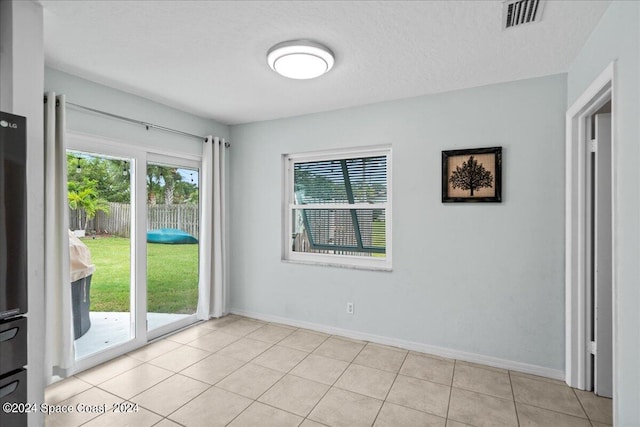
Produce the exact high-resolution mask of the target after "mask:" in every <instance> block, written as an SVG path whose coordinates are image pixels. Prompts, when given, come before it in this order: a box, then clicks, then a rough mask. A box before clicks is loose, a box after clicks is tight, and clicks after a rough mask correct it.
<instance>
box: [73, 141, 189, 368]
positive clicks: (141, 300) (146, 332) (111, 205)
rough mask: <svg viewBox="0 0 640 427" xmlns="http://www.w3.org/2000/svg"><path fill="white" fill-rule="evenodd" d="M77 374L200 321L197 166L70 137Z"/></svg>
mask: <svg viewBox="0 0 640 427" xmlns="http://www.w3.org/2000/svg"><path fill="white" fill-rule="evenodd" d="M68 146H69V151H68V153H67V168H68V171H67V181H68V190H69V191H68V195H67V196H68V197H67V200H66V202H67V203H68V205H69V219H70V221H69V222H70V230H69V242H70V250H71V258H72V277H71V281H72V283H71V286H72V293H73V296H72V297H73V319H74V320H73V321H74V334H75V349H76V361H77V363H76V366H77V368H78V369H86V368H88V367H90V366H93V365H96V364H98V363H101V362H104V361H106V360H109V359H112V358H114V357H117V356H118V355H121V354H124V353H127V352H129V351H132V350H134V349H135V348H137V347H140V346H142V345H144V344H146V343H147V342H148V341H149V340H151V339H154V338H156V337H159V336H161V335H164V334H167V333H169V332H171V331H173V330H176V329H178V328H182V327H184V326H187V325H189V324H191V323H194V322H196V320H197V319H196V314H195V313H196V309H197V306H198V294H199V291H198V286H199V282H200V281H199V268H198V267H199V241H200V194H199V184H200V182H199V181H200V159H198V158H194V157H193V156H192V157H188V156H185V157H180V156H176V155H164V154H158V153H151V152H149V151H145V150H141V149H139V148H135V147H131V146H128V145H125V144H118V143H111V142H110V141H105V140H102V139H98V138H91V137H85V136H79V135H72V136H70V137H69V142H68Z"/></svg>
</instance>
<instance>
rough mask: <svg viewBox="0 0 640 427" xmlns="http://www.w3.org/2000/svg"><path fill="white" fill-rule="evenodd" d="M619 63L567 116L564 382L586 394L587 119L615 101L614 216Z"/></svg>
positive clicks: (613, 145) (594, 84)
mask: <svg viewBox="0 0 640 427" xmlns="http://www.w3.org/2000/svg"><path fill="white" fill-rule="evenodd" d="M614 76H615V63H614V62H612V63H610V64H609V65H608V66H607V68H606V69H605V70H604V71H603V72H602V73H601V74H600V75H599V76H598V77H597V78H596V79H595V80H594V81H593V82H592V83H591V85H589V87H588V88H587V89H586V91H585V92H584V93H583V94H582V95H581V96H580V97H579V98H578V99H577V100H576V102H574V104H573V105H572V106H571V108H569V110H567V115H566V146H565V148H566V152H565V162H566V176H565V185H566V194H565V203H566V209H565V242H566V243H565V244H566V248H565V249H566V253H565V292H566V294H565V310H566V311H565V315H566V318H565V327H566V339H565V346H566V352H565V370H566V371H565V373H566V376H565V381H566V383H567V384H568V385H570V386H571V387H575V388H578V389H583V390H584V389H585V387H586V384H587V381H586V379H587V372H586V371H587V366H588V365H587V360H586V354H587V345H588V344H589V343H588V341H587V336H586V333H587V310H586V308H587V305H586V304H587V287H586V280H585V279H586V269H587V268H588V257H587V251H586V250H585V242H586V238H587V229H586V225H587V221H586V218H587V212H586V193H585V192H586V185H585V184H586V155H587V137H588V132H587V126H588V118H589V116H591V115H592V114H593V113H595V112H596V111H597V110H598V109H600V108H601V107H602V106H603V105H604V104H605V103H606V102H607V101H609V100H611V108H612V110H611V117H612V136H611V152H612V163H613V165H612V177H611V182H612V195H611V202H612V203H611V204H612V210H613V213H615V206H616V192H615V188H616V180H615V172H614V170H615V168H614V167H613V166H614V165H615V152H616V151H615V147H616V145H615V143H616V131H615V129H616V115H615V107H616V104H615V102H614V93H615V91H614ZM615 220H616V219H615V214H614V215H612V229H613V230H614V232H613V236H612V237H613V245H612V252H613V253H612V265H613V266H614V267H613V281H612V301H613V308H612V310H613V311H612V314H613V331H612V336H613V373H614V376H613V391H614V398H615V394H616V384H615V373H616V348H617V339H616V338H617V334H616V330H617V327H616V324H617V321H616V320H617V314H616V313H617V310H616V305H617V304H616V301H617V300H616V294H617V292H616V288H617V286H616V274H615V259H616V254H615V252H616V251H615V247H616V245H615V243H616V235H615Z"/></svg>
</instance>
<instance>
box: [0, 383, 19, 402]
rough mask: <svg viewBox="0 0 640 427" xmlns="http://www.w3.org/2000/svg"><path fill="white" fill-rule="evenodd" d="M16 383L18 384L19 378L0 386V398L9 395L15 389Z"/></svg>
mask: <svg viewBox="0 0 640 427" xmlns="http://www.w3.org/2000/svg"><path fill="white" fill-rule="evenodd" d="M18 384H20V380H15V381H14V382H12V383H9V384H7V385H6V386H4V387H1V388H0V399H2V398H3V397H5V396H9V395H10V394H11V393H13V392H14V391H16V389H17V388H18Z"/></svg>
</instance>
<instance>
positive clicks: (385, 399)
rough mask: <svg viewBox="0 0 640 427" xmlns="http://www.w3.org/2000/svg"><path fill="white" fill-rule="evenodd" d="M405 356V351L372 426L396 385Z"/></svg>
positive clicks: (407, 353) (406, 354) (407, 354)
mask: <svg viewBox="0 0 640 427" xmlns="http://www.w3.org/2000/svg"><path fill="white" fill-rule="evenodd" d="M365 347H366V346H365ZM407 356H409V351H407V352H406V353H405V354H404V358H403V359H402V363H401V364H400V366H399V367H398V372H396V376H395V377H394V378H393V382H391V387H389V390H387V394H386V395H385V396H384V399H382V405H380V409H378V413H377V414H376V417H375V418H374V420H373V424H375V423H376V421H378V417H379V416H380V412H382V408H383V407H384V404H385V403H386V402H387V398H388V397H389V394H390V393H391V389H393V386H394V384H395V383H396V380H397V379H398V375H400V370H401V369H402V366H403V365H404V362H405V361H406V360H407ZM354 360H355V359H354ZM389 403H391V402H389Z"/></svg>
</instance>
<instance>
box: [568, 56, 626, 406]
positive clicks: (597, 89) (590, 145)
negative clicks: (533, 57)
mask: <svg viewBox="0 0 640 427" xmlns="http://www.w3.org/2000/svg"><path fill="white" fill-rule="evenodd" d="M613 76H614V65H613V64H611V65H610V66H609V67H607V69H606V70H605V71H604V72H603V73H602V74H601V75H600V76H599V77H598V78H597V79H596V80H595V81H594V82H593V83H592V84H591V86H590V87H589V88H588V89H587V91H586V92H585V93H584V94H583V95H582V96H581V97H580V98H579V99H578V100H577V101H576V102H575V103H574V105H573V106H572V107H571V108H570V109H569V110H568V112H567V141H566V144H567V145H566V149H567V150H566V168H567V169H566V171H567V175H566V260H565V266H566V382H567V384H569V385H570V386H572V387H575V388H579V389H582V390H589V391H593V392H594V393H595V394H597V395H599V396H603V397H614V394H615V393H614V392H615V378H614V375H613V374H614V372H615V348H616V345H615V339H614V337H615V289H616V286H615V275H614V273H613V266H614V260H615V251H614V248H615V244H614V240H615V234H614V232H613V230H614V221H615V216H614V215H613V212H614V206H615V192H614V189H615V182H614V179H613V176H614V174H613V162H612V159H613V156H612V153H613V152H614V149H615V140H614V133H613V131H612V130H613V124H614V123H615V119H614V117H615V116H614V114H615V112H614V111H613V108H612V105H615V104H614V102H613Z"/></svg>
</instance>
